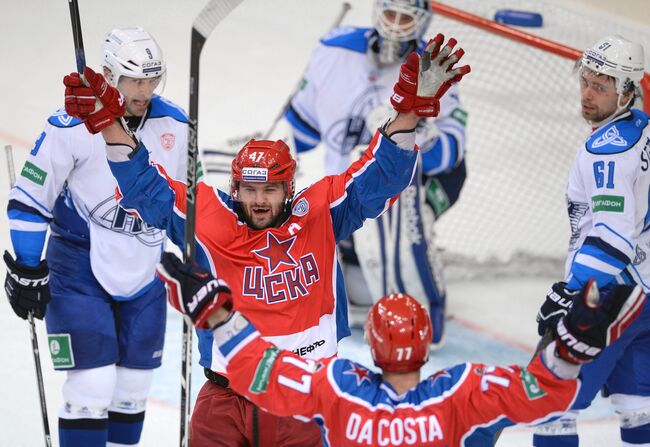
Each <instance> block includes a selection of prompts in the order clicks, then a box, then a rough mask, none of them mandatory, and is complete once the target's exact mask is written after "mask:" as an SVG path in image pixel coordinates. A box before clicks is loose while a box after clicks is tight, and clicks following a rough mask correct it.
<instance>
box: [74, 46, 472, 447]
mask: <svg viewBox="0 0 650 447" xmlns="http://www.w3.org/2000/svg"><path fill="white" fill-rule="evenodd" d="M443 41H444V37H443V36H442V35H438V36H437V37H436V38H435V39H433V40H432V41H430V42H429V44H428V45H427V47H426V48H425V51H424V52H423V56H422V58H420V57H419V56H418V55H417V54H415V53H413V54H412V55H411V56H410V57H409V59H408V61H407V62H406V63H405V64H404V65H403V67H402V70H401V72H400V79H399V80H398V82H397V84H396V85H395V91H394V94H393V98H392V102H393V106H394V108H395V110H396V111H397V112H398V113H397V115H396V116H395V117H394V118H392V119H391V120H390V121H388V122H387V123H386V125H384V126H383V128H382V129H380V130H378V131H377V133H376V134H375V137H374V139H373V141H372V142H371V143H370V146H369V147H368V149H367V150H366V152H365V153H364V155H363V156H362V157H361V158H360V159H359V160H358V161H356V162H355V163H353V164H352V165H351V166H350V167H349V168H348V169H347V170H346V171H345V172H344V173H342V174H340V175H334V176H328V177H325V178H323V179H322V180H320V181H319V182H317V183H315V184H314V185H312V186H310V187H309V188H307V189H305V190H303V191H301V192H299V193H298V194H296V195H294V182H293V176H294V172H295V161H294V160H293V159H292V158H291V155H290V153H289V149H288V148H287V146H286V145H285V144H284V143H283V142H282V141H250V142H248V143H247V144H246V145H245V146H244V148H243V149H242V150H241V151H240V152H239V153H238V155H237V157H236V158H235V160H234V161H233V164H232V178H231V190H230V194H226V193H224V192H221V191H218V190H216V189H214V188H212V187H210V186H208V185H206V184H205V183H202V182H199V184H198V186H197V193H196V200H197V218H196V245H197V262H198V263H199V265H201V266H202V267H204V268H205V269H206V270H207V271H209V272H210V273H212V274H213V275H215V276H219V277H220V278H223V279H225V280H226V281H227V282H228V283H229V284H230V285H231V287H232V289H233V291H234V292H235V293H234V295H235V296H236V299H235V301H234V306H235V308H236V309H238V310H240V311H242V312H244V313H245V314H246V315H247V316H248V318H250V319H251V321H253V322H254V324H255V325H256V326H257V327H258V330H259V331H260V333H261V334H263V335H264V337H265V339H266V340H269V341H271V342H273V343H275V344H276V345H278V346H280V347H281V348H283V349H288V350H291V351H294V352H295V353H297V354H298V355H300V356H303V357H306V358H321V357H331V356H333V355H334V354H336V350H337V342H338V340H340V339H341V338H342V337H345V336H347V335H349V333H350V332H349V328H348V323H347V307H346V301H347V300H346V297H345V290H344V284H343V280H342V274H341V270H340V267H339V265H338V261H337V254H336V243H337V242H338V241H340V240H342V239H345V238H347V237H348V236H349V235H350V234H351V233H352V232H353V231H354V230H356V229H357V228H359V227H361V225H362V224H363V221H364V220H365V219H367V218H374V217H377V216H379V215H380V214H382V213H383V212H384V211H385V210H386V209H387V208H388V207H389V206H390V204H391V203H392V201H393V200H394V198H395V197H396V196H397V195H398V194H399V193H400V192H401V191H402V190H403V189H404V188H405V187H406V186H407V185H408V184H409V183H410V181H411V179H412V177H413V175H414V172H415V163H416V159H417V151H416V150H414V149H416V147H415V144H414V142H415V127H416V124H417V122H418V120H419V118H420V117H425V116H435V115H436V114H437V113H438V110H439V99H440V97H441V96H442V95H443V94H444V93H445V91H447V89H448V88H449V87H450V86H451V84H452V83H453V82H457V81H458V80H460V78H461V77H462V76H463V75H464V74H466V73H468V72H469V67H458V68H454V64H455V63H456V62H457V61H458V59H459V58H460V57H461V56H462V54H463V51H462V49H458V50H457V51H454V50H453V47H454V46H455V43H456V42H455V40H453V39H450V40H449V41H448V42H447V44H445V45H443ZM85 77H86V79H87V80H88V81H89V83H90V87H85V86H83V85H81V84H80V85H76V84H79V83H78V82H77V83H76V84H75V82H70V81H68V83H69V84H71V85H68V91H67V93H66V94H67V97H66V104H67V105H68V106H69V107H68V108H70V109H74V110H75V111H76V112H75V113H77V115H79V116H80V117H81V118H82V119H84V120H86V121H90V122H91V123H92V126H91V127H92V128H93V129H97V130H101V131H102V134H103V137H104V139H105V140H106V143H107V157H108V160H109V165H110V168H111V171H112V173H113V175H114V176H115V178H116V180H117V183H118V196H119V199H120V204H121V206H122V207H124V208H125V209H127V210H130V211H132V212H134V213H136V214H137V215H138V216H140V217H141V218H142V219H143V220H144V221H145V222H147V223H149V224H150V225H153V226H155V227H157V228H164V229H166V230H167V232H168V234H169V236H170V238H171V239H172V241H174V243H176V244H177V245H179V246H181V247H182V246H183V243H184V241H183V237H184V225H185V191H186V186H185V184H184V183H182V182H179V181H176V180H174V179H172V178H170V177H169V176H168V175H166V173H165V172H164V170H163V169H162V168H160V167H159V166H157V167H153V166H151V165H150V164H149V160H148V155H147V151H146V149H145V148H144V147H143V145H142V144H141V143H136V142H134V141H133V140H132V139H131V138H130V137H129V136H128V135H127V134H126V133H125V132H124V130H123V129H122V128H121V126H120V125H119V123H116V122H115V121H114V118H115V117H117V116H119V110H120V107H119V96H118V95H116V94H114V93H115V92H113V91H112V90H111V89H110V88H107V87H104V85H105V84H104V82H103V79H102V78H101V76H99V75H97V74H95V73H93V72H92V71H90V70H86V73H85ZM66 79H67V78H66ZM72 81H75V80H74V79H73V80H72ZM95 97H97V98H99V99H100V101H102V104H103V105H104V107H103V108H102V109H100V110H97V111H95V105H94V104H95V103H94V100H95ZM86 103H88V104H86ZM72 106H75V107H72ZM82 106H83V107H82ZM84 107H85V108H84ZM80 109H83V110H85V111H87V112H88V113H83V114H82V113H78V111H79V110H80ZM107 116H108V118H107ZM197 329H198V332H199V349H200V351H201V361H200V363H201V365H203V366H204V367H205V368H206V375H207V376H208V378H209V379H210V382H207V383H206V384H205V385H204V387H203V388H202V390H201V392H200V393H199V397H198V399H197V403H196V407H195V410H194V413H193V415H192V421H191V429H190V441H191V443H192V445H193V446H194V447H198V446H203V445H206V446H207V445H227V446H232V445H245V444H247V443H254V442H253V441H254V438H255V437H256V434H255V433H252V432H251V427H256V424H253V423H251V420H252V419H253V418H254V417H255V412H254V409H253V407H252V405H251V404H250V402H249V401H248V400H246V399H245V398H243V397H241V396H240V395H238V394H236V393H235V392H234V391H233V390H232V389H231V388H230V387H229V386H228V380H229V379H232V377H230V376H228V377H226V376H225V375H224V374H223V373H224V371H225V369H224V367H225V363H224V360H223V358H221V356H214V355H213V352H215V348H214V347H213V342H212V332H211V331H209V330H205V328H203V327H202V326H201V325H199V326H197ZM258 417H259V420H260V424H259V432H258V433H257V437H258V438H259V439H260V440H263V441H264V443H265V444H267V445H283V446H290V445H296V446H309V445H319V444H320V430H318V428H317V427H316V425H314V424H309V425H306V424H304V423H301V422H298V421H296V420H295V419H292V418H285V419H278V418H275V417H272V416H270V415H267V414H265V413H262V412H260V413H259V415H258ZM215 420H218V421H219V423H218V424H215V422H214V421H215Z"/></svg>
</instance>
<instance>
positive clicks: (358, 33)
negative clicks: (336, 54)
mask: <svg viewBox="0 0 650 447" xmlns="http://www.w3.org/2000/svg"><path fill="white" fill-rule="evenodd" d="M371 32H372V28H355V27H351V26H341V27H338V28H335V29H334V30H332V31H331V32H329V33H328V34H327V35H325V36H324V37H323V38H322V39H321V43H322V44H323V45H325V46H326V47H335V48H343V49H345V50H350V51H354V52H357V53H365V52H366V51H367V50H368V37H369V36H370V33H371Z"/></svg>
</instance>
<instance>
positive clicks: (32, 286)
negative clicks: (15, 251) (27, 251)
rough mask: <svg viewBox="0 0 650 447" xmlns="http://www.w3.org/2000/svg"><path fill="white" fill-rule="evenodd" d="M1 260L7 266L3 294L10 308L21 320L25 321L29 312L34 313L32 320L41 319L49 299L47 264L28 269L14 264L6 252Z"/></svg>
mask: <svg viewBox="0 0 650 447" xmlns="http://www.w3.org/2000/svg"><path fill="white" fill-rule="evenodd" d="M3 259H4V261H5V264H7V277H6V278H5V292H7V298H9V303H10V304H11V308H12V309H13V310H14V312H15V313H16V315H18V316H19V317H20V318H22V319H23V320H26V319H27V315H28V314H29V312H33V313H34V318H39V319H43V317H44V316H45V310H46V306H47V303H49V302H50V299H51V296H50V287H49V286H48V282H49V280H50V271H49V269H48V268H47V262H45V261H41V262H40V264H38V265H37V266H36V267H28V266H26V265H22V264H19V263H18V262H16V260H15V259H14V258H13V257H12V256H11V255H10V254H9V252H8V251H5V254H4V257H3Z"/></svg>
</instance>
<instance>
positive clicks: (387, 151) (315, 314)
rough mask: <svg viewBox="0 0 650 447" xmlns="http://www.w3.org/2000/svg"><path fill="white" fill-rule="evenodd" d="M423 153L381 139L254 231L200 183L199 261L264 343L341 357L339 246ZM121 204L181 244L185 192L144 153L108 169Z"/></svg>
mask: <svg viewBox="0 0 650 447" xmlns="http://www.w3.org/2000/svg"><path fill="white" fill-rule="evenodd" d="M416 159H417V152H416V151H413V150H404V149H400V148H399V147H397V146H396V145H395V144H394V143H393V142H392V141H391V140H389V139H388V138H386V137H384V136H383V135H382V134H381V133H380V132H377V134H376V135H375V138H374V139H373V141H372V142H371V144H370V146H369V147H368V149H367V150H366V152H365V153H364V155H363V156H362V157H361V158H360V159H359V160H357V161H356V162H355V163H353V164H352V165H351V166H350V167H349V168H348V170H347V171H345V172H344V173H343V174H341V175H334V176H328V177H325V178H323V179H321V180H320V181H319V182H317V183H315V184H313V185H312V186H310V187H309V188H306V189H305V190H303V191H301V192H299V193H298V194H297V195H296V196H295V197H294V198H293V201H292V205H291V215H290V216H289V218H288V219H287V220H286V221H285V222H284V223H283V224H282V225H281V226H280V227H278V228H270V229H264V230H253V229H251V228H249V227H248V225H246V224H245V223H244V222H243V221H242V220H240V218H239V216H238V215H237V213H236V212H235V203H234V202H233V200H232V198H231V197H230V196H229V195H228V194H226V193H224V192H222V191H219V190H217V189H216V188H212V187H210V186H208V185H206V184H205V183H202V182H200V183H199V184H198V186H197V207H196V244H197V262H198V263H199V264H200V265H201V266H203V267H205V268H207V269H209V270H210V271H211V272H212V274H213V275H215V276H217V277H219V278H222V279H224V280H225V281H226V282H227V283H228V284H229V285H230V287H231V289H232V291H233V296H234V297H236V298H235V303H234V304H235V308H236V309H238V310H240V311H242V312H243V313H245V314H246V315H247V316H248V317H249V318H250V319H251V321H253V322H254V324H255V325H256V327H257V328H258V329H259V331H260V333H261V334H263V335H264V337H265V338H266V339H267V340H269V341H271V342H273V343H275V344H277V345H278V346H280V347H282V348H283V349H288V350H292V351H294V352H296V353H297V354H299V355H301V356H307V357H310V358H321V357H329V356H332V355H334V354H336V351H337V342H338V340H340V339H341V338H343V337H345V336H347V335H349V334H350V331H349V327H348V320H347V298H346V295H345V289H344V284H343V275H342V272H341V269H340V267H339V264H338V260H337V254H336V244H337V242H338V241H340V240H342V239H345V238H347V237H349V235H350V234H351V233H352V232H353V231H354V230H356V229H357V228H359V227H361V225H362V224H363V221H364V220H365V219H367V218H375V217H377V216H379V215H381V214H382V213H383V212H384V211H385V210H386V209H387V208H388V207H389V206H390V204H391V203H392V200H393V198H394V197H395V196H397V195H398V194H399V193H400V192H401V191H402V190H403V189H404V188H405V187H406V186H407V185H408V184H409V183H410V181H411V179H412V177H413V175H414V171H415V163H416ZM109 164H110V167H111V170H112V171H113V174H114V176H115V177H116V179H117V181H118V185H119V189H118V197H120V204H121V205H122V206H123V207H124V208H126V209H128V210H130V211H133V212H136V213H137V214H138V215H139V216H140V217H141V218H142V219H143V220H144V221H145V222H147V223H149V224H151V225H154V226H156V227H158V228H165V229H166V230H167V232H168V235H169V236H170V238H171V239H172V241H174V243H176V244H177V245H179V246H180V247H182V246H183V238H184V223H185V190H186V185H185V183H183V182H180V181H177V180H174V179H171V178H170V177H169V176H167V175H166V173H165V172H164V171H163V170H162V168H160V167H153V166H150V165H149V162H148V160H147V157H146V150H142V149H140V150H139V151H138V152H136V154H135V156H134V157H133V159H132V160H130V161H127V162H120V163H114V162H109ZM197 332H198V333H199V349H200V351H201V361H200V363H201V364H202V365H203V366H205V367H208V368H211V369H212V370H215V371H219V372H222V371H224V368H223V367H224V365H222V364H220V363H219V362H218V361H217V360H216V357H215V358H212V334H211V332H210V331H197Z"/></svg>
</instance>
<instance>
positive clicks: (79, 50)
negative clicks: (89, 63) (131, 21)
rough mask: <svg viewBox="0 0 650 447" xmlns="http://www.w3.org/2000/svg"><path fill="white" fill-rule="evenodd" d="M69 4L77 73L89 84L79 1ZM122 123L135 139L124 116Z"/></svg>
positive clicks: (71, 1) (98, 105)
mask: <svg viewBox="0 0 650 447" xmlns="http://www.w3.org/2000/svg"><path fill="white" fill-rule="evenodd" d="M68 6H69V7H70V21H71V22H72V38H73V40H74V56H75V60H76V62H77V73H79V75H80V76H81V79H83V81H84V83H85V84H86V85H88V83H87V82H86V78H84V75H83V73H84V68H85V67H86V53H85V51H84V40H83V36H82V33H81V18H80V17H79V4H78V3H77V0H68ZM101 107H102V105H101V103H100V102H99V100H97V108H101ZM120 123H121V124H122V127H123V128H124V130H125V131H126V133H127V134H128V135H129V136H130V137H131V138H132V139H133V140H134V141H135V140H136V137H135V134H134V133H133V132H132V131H131V129H129V126H127V124H126V121H125V120H124V117H121V118H120Z"/></svg>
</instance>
